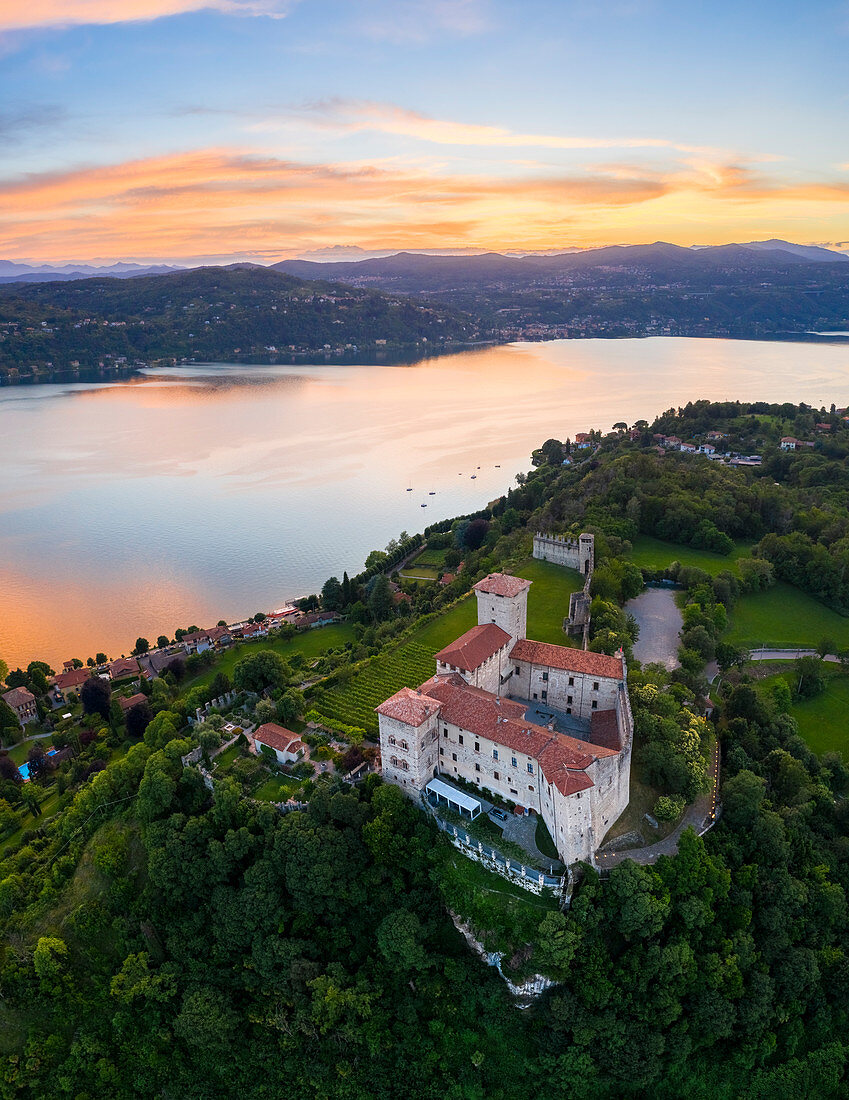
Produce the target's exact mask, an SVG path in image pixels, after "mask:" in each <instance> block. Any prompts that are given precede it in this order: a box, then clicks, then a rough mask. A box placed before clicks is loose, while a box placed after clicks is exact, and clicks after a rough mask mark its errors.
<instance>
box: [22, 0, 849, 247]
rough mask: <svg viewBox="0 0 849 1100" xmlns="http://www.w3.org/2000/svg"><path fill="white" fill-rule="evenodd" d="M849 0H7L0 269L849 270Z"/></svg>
mask: <svg viewBox="0 0 849 1100" xmlns="http://www.w3.org/2000/svg"><path fill="white" fill-rule="evenodd" d="M847 56H849V0H829V2H826V0H807V2H806V3H805V4H800V3H798V2H797V0H771V2H769V3H767V2H762V0H735V2H730V0H704V2H693V0H520V2H519V0H0V259H4V260H14V261H18V262H28V263H66V262H76V263H83V262H87V263H109V262H114V261H119V260H120V261H135V262H142V263H150V262H166V263H169V262H170V263H182V264H186V263H189V264H191V263H219V262H229V261H232V260H251V261H255V262H258V263H272V262H274V261H276V260H279V259H283V258H286V257H291V256H312V257H314V258H327V257H330V256H334V255H336V256H338V257H339V258H346V257H349V256H350V257H356V256H357V255H360V253H359V252H358V251H357V250H358V249H363V250H366V251H367V252H369V251H397V250H399V249H405V248H407V249H425V250H440V251H448V250H455V249H456V250H461V251H462V250H471V251H481V250H490V249H491V250H496V251H509V250H520V251H530V250H537V249H539V250H554V251H560V250H565V249H570V248H583V247H592V246H598V245H605V244H618V243H646V242H650V241H655V240H665V241H671V242H674V243H676V244H683V245H691V244H720V243H724V242H727V241H750V240H763V239H768V238H772V237H779V238H783V239H787V240H792V241H797V242H800V243H806V244H823V245H826V246H829V247H834V248H838V249H841V250H844V251H849V125H847V118H849V65H847V63H846V58H847Z"/></svg>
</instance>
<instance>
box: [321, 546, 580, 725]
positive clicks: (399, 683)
mask: <svg viewBox="0 0 849 1100" xmlns="http://www.w3.org/2000/svg"><path fill="white" fill-rule="evenodd" d="M514 572H515V574H516V576H519V577H525V578H526V579H527V580H530V581H533V585H532V587H531V590H530V593H529V595H528V633H529V635H530V636H531V637H532V638H535V639H537V640H538V641H542V642H555V643H558V644H560V645H569V644H570V642H569V639H568V638H567V637H566V635H565V634H564V633H563V629H562V624H563V619H564V617H565V616H566V615H567V614H568V611H569V595H570V593H572V592H574V591H576V590H578V589H580V587H581V585H582V580H581V577H580V575H579V574H578V573H576V572H575V571H574V570H571V569H564V568H563V567H562V566H559V565H552V564H551V563H550V562H545V561H534V560H533V559H529V560H526V561H524V562H522V564H521V565H520V566H518V567H517V568H516V569H515V570H514ZM477 614H478V613H477V600H476V598H475V597H474V596H468V597H466V599H464V600H461V601H460V603H458V604H455V605H454V607H452V608H451V609H450V610H449V611H446V612H445V614H443V615H439V616H438V617H437V618H435V619H433V620H431V621H430V622H429V623H425V624H424V625H423V626H422V627H420V628H419V629H418V630H416V631H414V632H413V634H412V635H411V636H410V637H409V638H408V639H406V640H405V641H403V642H402V643H401V644H400V645H398V646H396V647H395V648H394V649H391V650H389V651H388V652H386V653H381V654H380V655H379V656H378V657H375V658H374V659H373V660H372V661H371V662H370V663H369V664H368V665H367V666H366V667H365V668H364V669H362V670H361V671H360V672H359V673H357V674H356V675H355V676H354V677H353V678H352V679H351V680H350V681H348V682H347V683H343V684H339V685H338V686H337V687H335V688H332V689H331V690H330V691H327V692H325V693H324V694H322V695H321V696H319V697H318V698H317V699H316V700H315V703H314V706H315V709H316V710H317V711H318V712H319V713H320V714H323V715H325V716H326V717H327V718H329V719H333V718H335V719H337V721H340V722H344V723H345V724H346V725H349V726H359V727H360V728H361V729H364V730H366V732H368V733H371V734H375V733H377V715H376V714H375V713H374V708H375V707H376V706H378V705H379V704H380V703H382V702H383V701H384V699H387V698H388V697H389V696H390V695H393V694H394V693H395V692H396V691H398V690H399V689H400V688H402V687H418V686H419V684H421V683H423V682H424V681H425V680H426V679H427V678H428V677H429V676H432V675H433V674H434V672H435V671H436V664H435V662H434V659H433V656H434V654H435V653H437V652H438V651H439V650H440V649H442V648H443V647H444V646H446V645H448V643H449V642H453V641H454V639H455V638H458V637H459V636H460V635H461V634H464V633H465V632H466V631H467V630H469V629H471V627H473V626H475V625H476V624H477Z"/></svg>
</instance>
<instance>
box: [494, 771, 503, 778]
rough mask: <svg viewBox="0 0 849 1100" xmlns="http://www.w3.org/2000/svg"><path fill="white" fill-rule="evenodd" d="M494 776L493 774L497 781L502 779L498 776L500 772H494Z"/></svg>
mask: <svg viewBox="0 0 849 1100" xmlns="http://www.w3.org/2000/svg"><path fill="white" fill-rule="evenodd" d="M492 774H493V777H494V778H495V779H500V778H501V776H500V775H499V774H498V772H493V773H492Z"/></svg>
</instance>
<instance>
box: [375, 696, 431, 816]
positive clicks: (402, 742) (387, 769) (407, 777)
mask: <svg viewBox="0 0 849 1100" xmlns="http://www.w3.org/2000/svg"><path fill="white" fill-rule="evenodd" d="M377 714H378V723H379V726H380V755H381V759H382V762H383V777H384V779H386V780H388V781H389V782H391V783H397V784H398V786H399V787H401V788H402V789H406V791H407V793H408V794H411V795H412V794H415V793H416V792H417V791H420V790H422V788H423V787H425V786H426V784H427V783H428V781H429V780H430V779H432V778H433V776H435V775H436V774H437V773H438V770H439V764H438V761H439V740H438V739H439V701H438V700H436V699H431V698H430V696H428V695H425V694H424V693H423V692H422V691H420V690H419V691H414V690H412V689H411V688H401V690H400V691H398V692H396V693H395V694H394V695H393V696H392V697H391V699H387V700H386V702H385V703H381V705H380V706H379V707H378V708H377Z"/></svg>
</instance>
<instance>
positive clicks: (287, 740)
mask: <svg viewBox="0 0 849 1100" xmlns="http://www.w3.org/2000/svg"><path fill="white" fill-rule="evenodd" d="M248 740H249V741H250V743H251V748H252V749H253V751H254V752H255V753H257V755H258V754H259V753H261V752H262V750H263V749H264V748H265V749H269V750H270V751H271V752H272V753H273V754H274V756H275V758H276V760H277V763H278V764H294V763H295V762H296V761H297V760H300V758H301V757H302V756H303V755H304V752H305V749H306V746H305V745H304V743H303V741H302V740H301V739H300V737H299V736H298V735H297V733H292V731H291V730H287V729H286V728H285V726H278V725H277V723H276V722H265V723H264V724H263V725H261V726H259V728H258V729H255V730H254V732H253V733H249V734H248Z"/></svg>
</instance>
